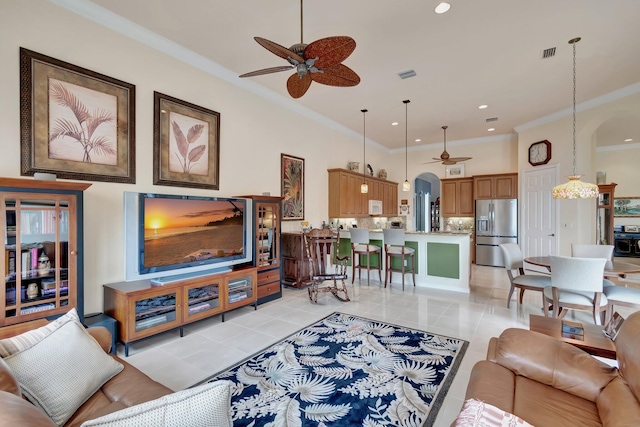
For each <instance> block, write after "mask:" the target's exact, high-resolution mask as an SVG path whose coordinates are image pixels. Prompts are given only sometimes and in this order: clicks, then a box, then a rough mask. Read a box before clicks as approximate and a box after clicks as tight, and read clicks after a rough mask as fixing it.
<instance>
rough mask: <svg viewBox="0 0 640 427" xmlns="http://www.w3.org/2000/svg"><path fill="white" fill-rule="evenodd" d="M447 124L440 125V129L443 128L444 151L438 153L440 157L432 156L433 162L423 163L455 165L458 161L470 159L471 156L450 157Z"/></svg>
mask: <svg viewBox="0 0 640 427" xmlns="http://www.w3.org/2000/svg"><path fill="white" fill-rule="evenodd" d="M448 127H449V126H442V130H444V151H443V152H442V154H440V158H437V157H432V159H433V160H434V161H433V162H426V163H423V165H428V164H430V163H440V162H442V164H443V165H455V164H456V163H459V162H465V161H467V160H471V157H451V156H450V155H449V153H448V152H447V128H448Z"/></svg>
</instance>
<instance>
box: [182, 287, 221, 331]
mask: <svg viewBox="0 0 640 427" xmlns="http://www.w3.org/2000/svg"><path fill="white" fill-rule="evenodd" d="M185 292H186V301H187V312H186V317H185V321H188V322H190V321H192V320H197V319H199V318H204V317H208V316H211V315H212V314H214V313H216V312H219V311H222V300H221V299H220V284H219V283H218V282H212V283H210V284H206V285H189V286H185Z"/></svg>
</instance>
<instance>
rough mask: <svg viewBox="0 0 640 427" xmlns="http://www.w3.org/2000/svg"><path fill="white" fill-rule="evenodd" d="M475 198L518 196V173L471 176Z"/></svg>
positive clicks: (510, 197) (508, 197)
mask: <svg viewBox="0 0 640 427" xmlns="http://www.w3.org/2000/svg"><path fill="white" fill-rule="evenodd" d="M473 183H474V196H475V200H483V199H516V198H518V174H517V173H502V174H496V175H476V176H474V177H473Z"/></svg>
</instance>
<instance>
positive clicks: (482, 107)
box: [478, 104, 488, 110]
mask: <svg viewBox="0 0 640 427" xmlns="http://www.w3.org/2000/svg"><path fill="white" fill-rule="evenodd" d="M487 107H488V105H487V104H482V105H479V106H478V108H479V109H481V110H484V109H485V108H487Z"/></svg>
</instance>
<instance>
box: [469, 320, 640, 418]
mask: <svg viewBox="0 0 640 427" xmlns="http://www.w3.org/2000/svg"><path fill="white" fill-rule="evenodd" d="M615 342H616V351H617V357H618V363H619V369H616V368H612V367H610V366H608V365H606V364H604V363H602V362H600V361H598V360H597V359H595V358H593V357H592V356H590V355H588V354H587V353H585V352H583V351H582V350H580V349H578V348H576V347H573V346H572V345H570V344H566V343H563V342H561V341H559V340H557V339H554V338H552V337H549V336H546V335H543V334H540V333H537V332H532V331H528V330H525V329H514V328H512V329H507V330H505V331H504V332H503V333H502V334H501V335H500V337H499V338H492V339H491V341H490V344H489V349H488V352H487V360H483V361H480V362H478V363H477V364H476V365H475V366H474V367H473V370H472V372H471V378H470V381H469V385H468V387H467V393H466V398H467V399H470V398H475V399H479V400H482V401H484V402H487V403H489V404H491V405H494V406H496V407H498V408H500V409H502V410H503V411H506V412H510V413H512V414H515V415H517V416H519V417H520V418H522V419H523V420H525V421H527V422H528V423H530V424H533V425H536V426H538V425H539V426H567V425H580V426H601V425H606V426H635V425H638V422H639V420H640V402H639V398H640V357H638V354H640V312H637V313H634V314H632V315H631V316H629V318H628V319H626V320H625V322H624V324H623V325H622V328H621V330H620V333H619V334H618V336H617V337H616V340H615Z"/></svg>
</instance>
